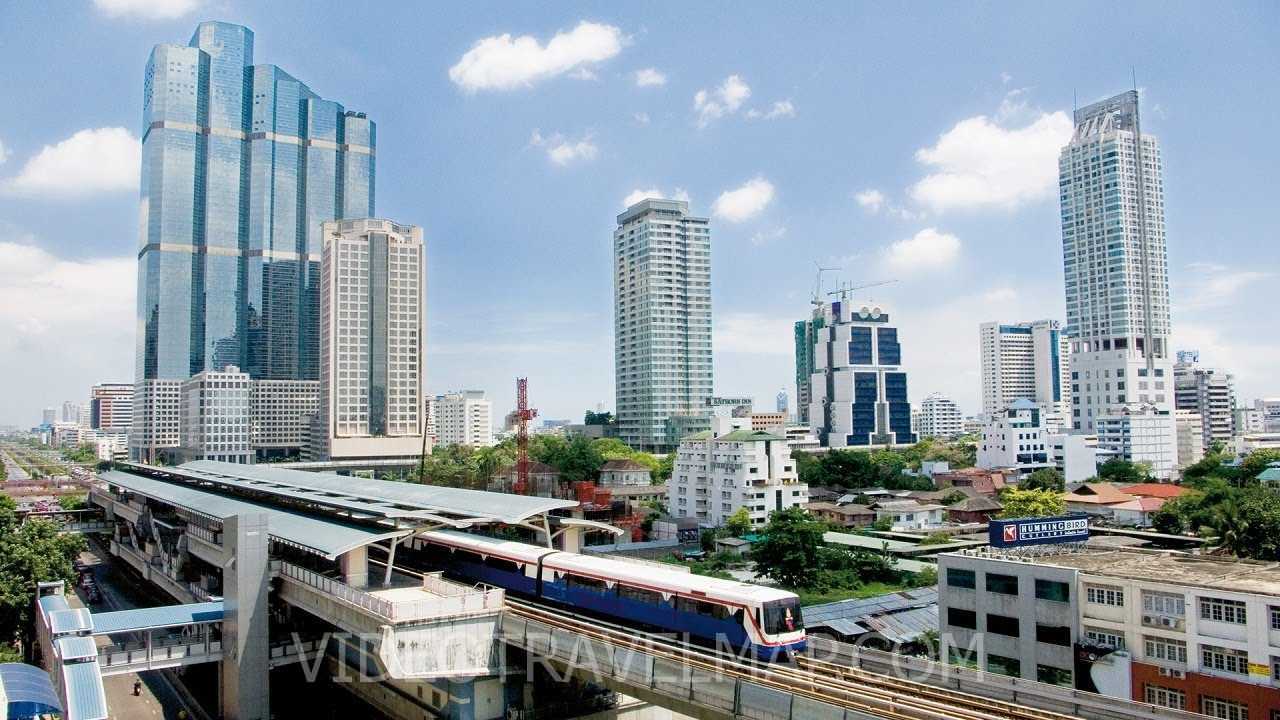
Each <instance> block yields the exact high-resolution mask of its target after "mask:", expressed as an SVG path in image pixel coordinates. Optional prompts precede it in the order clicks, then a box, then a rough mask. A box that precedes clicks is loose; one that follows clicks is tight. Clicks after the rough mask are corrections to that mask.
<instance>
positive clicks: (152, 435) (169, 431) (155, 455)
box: [129, 380, 183, 464]
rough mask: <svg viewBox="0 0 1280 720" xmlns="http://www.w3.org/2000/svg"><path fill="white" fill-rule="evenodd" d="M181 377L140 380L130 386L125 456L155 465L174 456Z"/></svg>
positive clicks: (179, 418) (178, 432)
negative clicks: (130, 421)
mask: <svg viewBox="0 0 1280 720" xmlns="http://www.w3.org/2000/svg"><path fill="white" fill-rule="evenodd" d="M182 382H183V381H182V380H143V381H141V382H139V383H136V384H135V385H134V386H133V426H132V427H131V429H130V431H129V458H130V459H131V460H134V461H136V462H144V463H151V464H158V463H162V462H167V461H169V460H172V459H174V456H175V455H176V452H177V449H178V446H179V445H180V444H181V428H182Z"/></svg>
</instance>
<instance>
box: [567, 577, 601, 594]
mask: <svg viewBox="0 0 1280 720" xmlns="http://www.w3.org/2000/svg"><path fill="white" fill-rule="evenodd" d="M567 582H568V584H569V587H571V588H577V589H579V590H593V591H595V592H604V589H605V585H604V581H603V580H596V579H595V578H589V577H582V576H581V575H570V576H569V577H568V580H567Z"/></svg>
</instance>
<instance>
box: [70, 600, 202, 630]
mask: <svg viewBox="0 0 1280 720" xmlns="http://www.w3.org/2000/svg"><path fill="white" fill-rule="evenodd" d="M222 616H223V604H222V601H221V600H216V601H214V602H202V603H191V604H188V605H161V606H160V607H149V608H136V609H133V610H117V611H116V612H106V613H98V614H96V615H94V616H93V634H94V635H109V634H111V633H119V632H134V631H137V630H153V629H156V628H167V627H179V626H182V625H195V624H198V623H209V622H218V621H220V620H222Z"/></svg>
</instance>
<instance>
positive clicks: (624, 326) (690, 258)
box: [613, 199, 712, 452]
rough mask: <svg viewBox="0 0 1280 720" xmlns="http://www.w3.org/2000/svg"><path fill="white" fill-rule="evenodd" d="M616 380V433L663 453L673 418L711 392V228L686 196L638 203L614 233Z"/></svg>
mask: <svg viewBox="0 0 1280 720" xmlns="http://www.w3.org/2000/svg"><path fill="white" fill-rule="evenodd" d="M613 289H614V383H615V391H616V394H617V413H618V430H619V435H620V437H621V439H622V441H623V442H625V443H627V444H628V445H630V446H632V447H633V448H637V449H642V450H649V451H654V452H667V451H669V450H671V449H673V448H674V447H675V445H676V444H677V442H678V441H679V437H676V435H678V434H679V430H678V428H680V427H687V426H688V423H687V422H681V421H679V420H678V421H677V422H674V423H673V422H672V421H671V418H672V417H673V416H691V415H701V414H704V413H705V411H706V399H707V398H709V397H711V395H712V374H711V229H710V227H709V226H708V222H707V219H706V218H700V217H693V216H692V215H690V214H689V203H687V202H685V201H683V200H653V199H651V200H642V201H640V202H638V203H636V204H634V205H632V206H631V207H629V208H627V210H626V212H624V213H622V214H621V215H619V216H618V227H617V229H616V230H614V232H613Z"/></svg>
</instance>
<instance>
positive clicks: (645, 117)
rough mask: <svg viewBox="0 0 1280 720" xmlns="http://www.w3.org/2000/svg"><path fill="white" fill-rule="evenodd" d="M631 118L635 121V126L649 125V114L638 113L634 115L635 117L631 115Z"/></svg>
mask: <svg viewBox="0 0 1280 720" xmlns="http://www.w3.org/2000/svg"><path fill="white" fill-rule="evenodd" d="M631 117H633V118H635V121H636V124H637V125H648V124H649V113H646V112H638V113H636V114H635V115H632V116H631Z"/></svg>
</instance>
